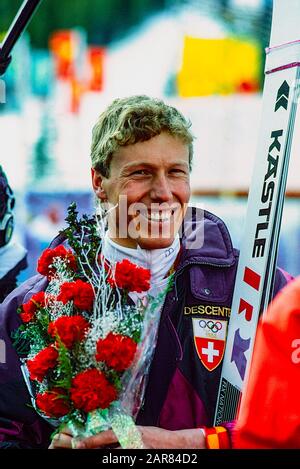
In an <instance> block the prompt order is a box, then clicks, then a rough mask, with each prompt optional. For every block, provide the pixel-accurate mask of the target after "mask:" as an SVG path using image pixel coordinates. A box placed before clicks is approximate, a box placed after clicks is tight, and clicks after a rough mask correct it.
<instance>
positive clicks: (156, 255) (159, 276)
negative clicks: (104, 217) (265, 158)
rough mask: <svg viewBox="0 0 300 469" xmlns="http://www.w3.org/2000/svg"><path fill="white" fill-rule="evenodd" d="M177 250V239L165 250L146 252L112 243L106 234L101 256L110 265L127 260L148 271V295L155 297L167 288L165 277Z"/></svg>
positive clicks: (178, 245) (178, 248) (145, 250)
mask: <svg viewBox="0 0 300 469" xmlns="http://www.w3.org/2000/svg"><path fill="white" fill-rule="evenodd" d="M179 250H180V241H179V237H176V238H175V239H174V241H173V243H172V244H171V245H170V246H168V247H167V248H163V249H151V250H147V249H142V248H140V247H139V246H137V248H136V249H133V248H127V247H124V246H121V245H119V244H117V243H115V242H114V241H112V240H111V239H110V238H109V234H108V232H106V235H105V238H104V240H103V247H102V254H103V256H104V257H105V259H107V260H108V261H109V262H111V263H115V262H120V261H122V260H123V259H128V260H130V261H131V262H133V263H134V264H137V265H139V266H140V267H144V268H145V269H149V270H150V272H151V279H150V284H151V288H150V290H149V293H150V294H151V295H153V296H155V295H157V294H158V293H159V292H160V291H162V290H163V289H164V288H165V287H166V286H167V283H168V278H165V277H166V275H167V273H168V271H169V270H170V269H171V267H172V265H173V264H174V262H175V260H176V257H177V254H178V252H179ZM134 296H135V295H134ZM138 296H140V295H138ZM133 299H134V298H133Z"/></svg>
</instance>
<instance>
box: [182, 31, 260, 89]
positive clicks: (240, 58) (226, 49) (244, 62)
mask: <svg viewBox="0 0 300 469" xmlns="http://www.w3.org/2000/svg"><path fill="white" fill-rule="evenodd" d="M260 68H261V58H260V49H259V46H258V44H257V43H255V42H250V41H245V40H239V39H235V38H223V39H201V38H195V37H190V36H186V37H185V38H184V47H183V59H182V66H181V69H180V71H179V73H178V76H177V86H178V94H179V96H181V97H193V96H207V95H212V94H230V93H237V92H253V91H257V90H258V89H259V74H260Z"/></svg>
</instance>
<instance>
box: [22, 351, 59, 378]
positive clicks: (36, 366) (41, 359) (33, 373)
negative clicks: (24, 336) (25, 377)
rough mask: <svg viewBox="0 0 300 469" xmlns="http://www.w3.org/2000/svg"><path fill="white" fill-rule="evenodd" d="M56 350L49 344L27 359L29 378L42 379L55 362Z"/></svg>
mask: <svg viewBox="0 0 300 469" xmlns="http://www.w3.org/2000/svg"><path fill="white" fill-rule="evenodd" d="M57 358H58V352H57V350H56V349H55V348H54V347H53V346H52V345H50V346H49V347H46V348H45V349H43V350H41V351H40V352H39V353H38V354H37V355H36V356H35V357H34V358H32V359H31V360H28V361H27V367H28V370H29V373H30V379H36V380H37V381H43V379H44V377H45V376H46V374H47V372H48V371H49V370H50V369H52V368H54V367H55V366H56V364H57Z"/></svg>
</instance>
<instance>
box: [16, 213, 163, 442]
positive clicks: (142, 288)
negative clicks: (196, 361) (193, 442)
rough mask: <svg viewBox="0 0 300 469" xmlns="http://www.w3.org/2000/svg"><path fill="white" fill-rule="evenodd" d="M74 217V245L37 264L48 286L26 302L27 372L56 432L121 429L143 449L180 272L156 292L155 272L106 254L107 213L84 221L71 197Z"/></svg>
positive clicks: (70, 231)
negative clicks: (144, 413) (153, 380)
mask: <svg viewBox="0 0 300 469" xmlns="http://www.w3.org/2000/svg"><path fill="white" fill-rule="evenodd" d="M67 222H68V228H67V229H66V230H65V233H66V236H67V241H68V247H65V246H64V245H58V246H57V247H55V248H53V249H46V250H45V251H44V252H43V254H42V255H41V257H40V259H39V262H38V271H39V272H40V273H42V274H43V275H45V276H47V277H48V280H49V282H48V286H47V288H46V291H45V292H39V293H36V294H34V295H33V296H32V297H31V298H30V300H29V301H27V303H25V304H23V305H22V306H21V307H20V308H19V313H20V317H21V319H22V321H23V324H22V325H21V326H20V328H19V329H18V331H17V333H16V339H17V342H19V343H20V341H21V342H22V343H23V344H24V341H25V342H26V343H27V345H28V354H27V357H26V359H23V364H22V371H23V375H24V379H25V381H26V384H27V386H28V388H29V392H30V395H31V398H32V403H33V405H34V407H35V409H36V410H37V411H38V412H39V413H40V414H41V415H42V416H43V417H44V418H46V419H48V420H49V422H50V423H51V424H53V425H54V426H55V427H56V431H60V429H62V428H63V427H65V426H68V427H69V428H70V429H71V430H72V433H73V436H74V437H75V438H76V437H85V436H90V435H93V434H96V433H99V432H101V431H104V430H107V429H109V428H112V430H113V431H114V433H115V434H116V436H117V438H118V441H119V443H120V445H121V446H122V447H123V448H142V440H141V437H140V434H139V432H138V430H137V427H136V426H135V423H134V422H135V419H136V416H137V414H138V412H139V410H140V407H141V404H142V401H143V398H144V393H145V387H146V384H147V376H148V373H149V368H150V365H151V361H152V358H153V353H154V349H155V346H156V339H157V331H158V325H159V321H160V311H161V309H162V304H163V301H164V298H165V295H166V291H167V290H168V288H169V287H170V284H171V281H172V278H171V277H170V280H169V284H168V287H167V288H166V289H165V291H163V292H162V293H160V294H159V295H157V296H156V297H155V298H154V297H151V296H150V295H149V294H148V293H147V291H148V290H149V287H150V272H149V270H147V269H144V268H142V267H138V266H137V265H135V264H132V263H131V262H130V261H129V260H127V259H124V260H123V261H122V262H117V263H112V262H110V263H108V261H107V260H106V259H105V258H104V257H103V255H102V240H103V239H104V235H105V230H106V220H105V217H103V216H102V215H101V216H100V217H96V218H92V219H89V218H87V217H83V218H82V219H81V220H78V218H77V212H76V206H75V205H72V206H71V207H70V208H69V215H68V217H67ZM134 292H135V293H134ZM132 294H135V301H133V300H132Z"/></svg>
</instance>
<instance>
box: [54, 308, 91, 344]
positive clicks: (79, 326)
mask: <svg viewBox="0 0 300 469" xmlns="http://www.w3.org/2000/svg"><path fill="white" fill-rule="evenodd" d="M89 327H90V324H89V322H88V321H87V320H86V319H84V318H83V317H82V316H79V315H77V316H62V317H61V318H58V319H56V320H55V321H53V322H50V324H49V326H48V333H49V334H50V335H51V336H52V337H54V338H56V337H59V339H60V340H61V341H62V343H63V344H64V345H65V346H66V347H67V348H68V349H71V348H72V347H73V345H74V343H75V342H80V341H81V340H82V339H83V338H84V336H85V333H86V331H87V330H88V328H89Z"/></svg>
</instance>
